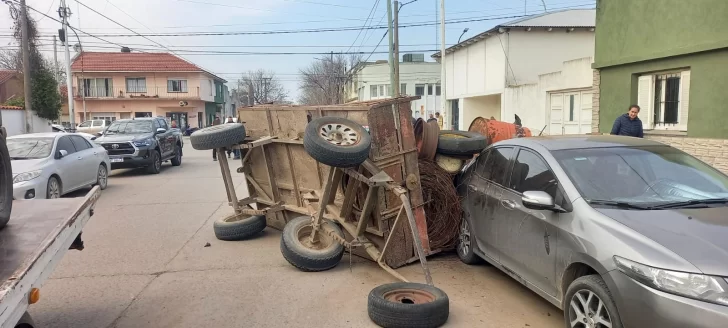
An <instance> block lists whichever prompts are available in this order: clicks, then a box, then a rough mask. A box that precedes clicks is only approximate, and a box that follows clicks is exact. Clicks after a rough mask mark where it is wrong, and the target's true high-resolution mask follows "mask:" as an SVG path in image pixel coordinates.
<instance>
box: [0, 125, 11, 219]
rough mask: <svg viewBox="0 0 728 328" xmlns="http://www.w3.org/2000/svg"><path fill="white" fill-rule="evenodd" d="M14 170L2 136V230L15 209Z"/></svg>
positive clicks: (0, 173)
mask: <svg viewBox="0 0 728 328" xmlns="http://www.w3.org/2000/svg"><path fill="white" fill-rule="evenodd" d="M12 179H13V169H12V166H10V154H9V153H8V145H7V144H6V143H5V138H4V137H3V136H2V135H0V229H2V228H3V227H5V225H6V224H8V221H9V220H10V212H12V209H13V181H12Z"/></svg>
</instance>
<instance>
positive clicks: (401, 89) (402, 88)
mask: <svg viewBox="0 0 728 328" xmlns="http://www.w3.org/2000/svg"><path fill="white" fill-rule="evenodd" d="M399 94H401V95H403V96H406V95H407V83H402V84H400V85H399Z"/></svg>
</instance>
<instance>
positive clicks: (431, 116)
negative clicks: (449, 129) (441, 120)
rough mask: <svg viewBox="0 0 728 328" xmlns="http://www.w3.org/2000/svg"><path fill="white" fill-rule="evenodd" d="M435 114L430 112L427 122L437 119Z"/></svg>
mask: <svg viewBox="0 0 728 328" xmlns="http://www.w3.org/2000/svg"><path fill="white" fill-rule="evenodd" d="M436 120H437V119H436V118H435V115H432V114H430V118H428V119H427V123H430V122H432V121H436Z"/></svg>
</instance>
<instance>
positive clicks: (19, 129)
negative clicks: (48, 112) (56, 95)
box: [0, 105, 53, 137]
mask: <svg viewBox="0 0 728 328" xmlns="http://www.w3.org/2000/svg"><path fill="white" fill-rule="evenodd" d="M0 115H1V116H2V118H3V127H5V131H6V132H7V133H8V136H10V137H11V136H15V135H19V134H24V133H25V110H24V109H23V108H21V107H14V106H4V105H0ZM32 117H33V121H32V122H31V129H32V131H31V132H30V133H41V132H51V131H53V129H52V128H51V122H50V121H48V120H46V119H44V118H40V117H38V115H36V114H35V113H33V115H32Z"/></svg>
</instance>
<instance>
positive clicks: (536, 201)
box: [521, 191, 564, 212]
mask: <svg viewBox="0 0 728 328" xmlns="http://www.w3.org/2000/svg"><path fill="white" fill-rule="evenodd" d="M521 202H522V203H523V206H525V207H526V208H528V209H532V210H546V211H554V212H564V209H563V208H561V206H558V205H556V204H554V198H553V197H551V195H549V194H548V193H546V192H545V191H526V192H524V193H523V197H521Z"/></svg>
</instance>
